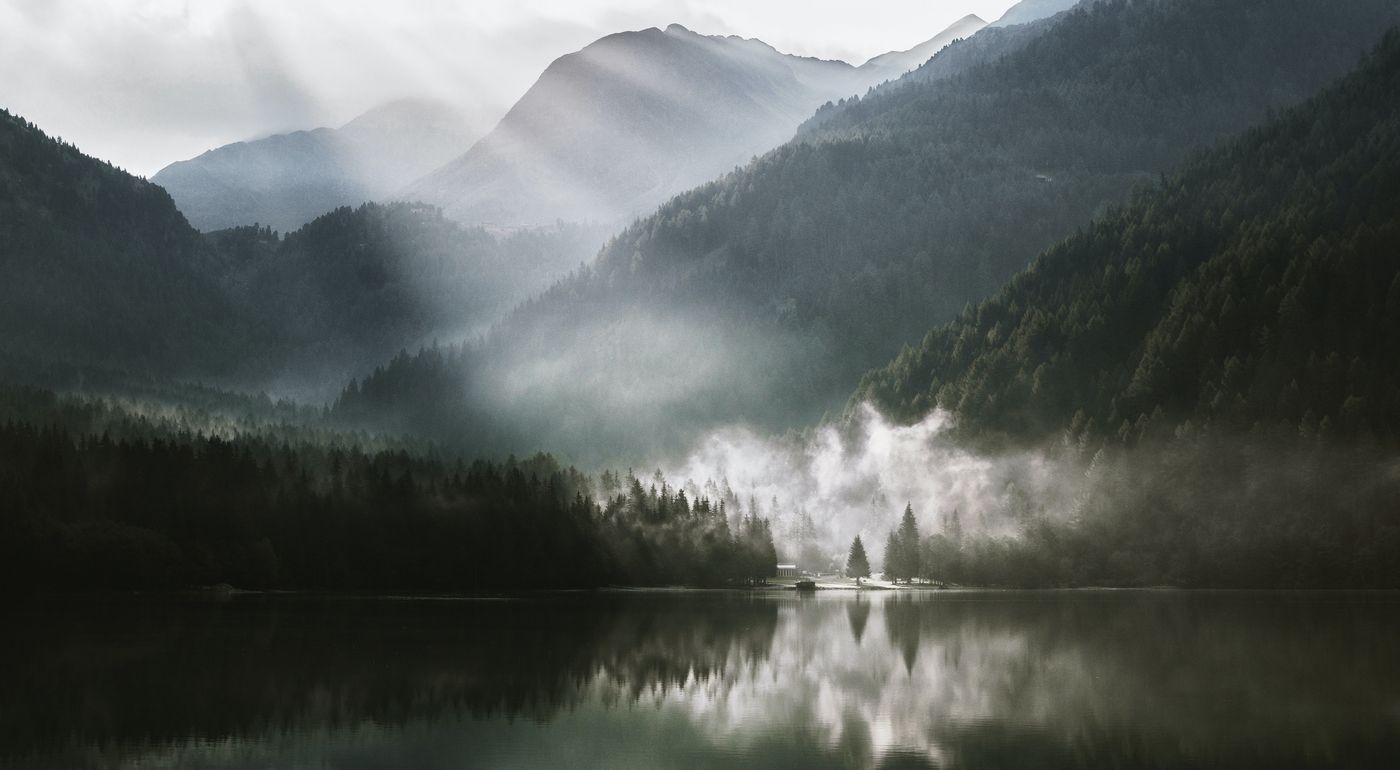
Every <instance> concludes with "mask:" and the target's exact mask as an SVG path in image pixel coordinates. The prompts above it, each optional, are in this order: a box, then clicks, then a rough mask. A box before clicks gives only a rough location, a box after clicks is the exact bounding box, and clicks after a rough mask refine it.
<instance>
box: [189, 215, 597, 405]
mask: <svg viewBox="0 0 1400 770" xmlns="http://www.w3.org/2000/svg"><path fill="white" fill-rule="evenodd" d="M606 235H607V234H606V232H604V231H603V230H601V229H598V228H591V227H586V226H581V225H563V224H561V225H556V226H554V227H547V228H546V227H541V228H532V229H525V230H518V231H513V232H505V233H493V232H488V231H487V230H485V229H483V228H480V227H466V226H463V225H460V224H458V223H457V222H455V221H453V220H450V219H447V218H446V217H444V216H443V214H442V212H441V211H440V210H438V209H436V208H433V207H431V206H425V205H423V204H409V203H391V204H376V203H367V204H363V205H361V206H358V207H356V208H353V209H352V208H350V207H348V206H346V207H342V208H338V209H335V210H333V211H330V212H328V213H326V214H323V215H322V216H320V217H317V218H316V219H315V220H313V221H311V222H309V223H307V224H306V225H305V226H303V227H302V228H300V229H298V230H296V231H295V232H292V233H289V234H287V235H286V237H285V238H281V239H279V238H277V237H276V236H275V235H274V234H273V233H272V232H271V231H270V230H268V229H267V228H258V227H241V228H233V229H229V230H223V231H218V232H214V233H210V234H208V236H207V237H208V238H209V240H210V242H211V243H213V244H215V245H216V247H217V250H218V252H219V253H220V254H224V255H226V258H227V259H228V261H229V262H230V263H231V268H230V269H229V270H228V271H226V273H225V274H224V277H223V281H222V285H223V286H224V288H225V294H226V296H227V297H228V298H229V300H230V302H232V303H233V304H234V306H235V307H237V308H238V309H239V311H240V312H241V313H243V314H244V315H246V316H247V318H248V321H247V324H248V326H249V327H250V329H251V334H252V336H253V338H254V339H256V340H259V341H261V344H262V346H263V349H264V352H263V353H262V355H261V358H262V360H261V361H257V362H249V363H248V365H247V366H245V367H244V370H245V371H246V372H247V374H248V376H249V377H254V376H255V377H256V380H255V381H256V382H257V383H258V384H259V386H260V387H265V388H270V389H272V390H274V391H275V392H278V393H283V394H287V393H290V394H295V395H298V396H301V397H304V398H308V399H310V400H313V401H319V400H323V399H325V398H327V397H329V396H333V395H334V392H333V391H328V390H327V389H326V386H327V384H328V383H341V382H344V381H345V380H346V379H347V378H349V377H351V376H354V375H357V374H359V373H360V372H361V371H362V370H367V369H368V368H370V365H372V364H374V363H377V362H380V361H383V360H384V359H386V358H388V357H389V356H392V355H394V354H395V353H396V352H398V351H400V350H402V349H404V348H410V349H411V348H417V347H419V346H422V345H427V344H429V343H431V342H432V340H434V339H436V338H442V339H461V338H464V337H473V336H476V335H479V334H481V333H484V332H485V331H486V330H487V329H489V328H490V326H491V324H492V323H494V322H495V321H497V320H498V319H499V318H500V317H501V316H502V315H504V314H505V313H506V312H507V311H509V310H510V309H511V308H512V307H513V306H514V305H515V304H517V303H519V302H521V301H522V300H525V299H527V298H528V297H529V296H530V295H531V294H533V293H535V292H538V291H541V290H543V289H544V288H546V287H548V286H549V285H550V284H551V283H553V282H554V281H556V280H558V278H559V277H560V276H561V275H563V274H565V273H566V272H567V271H568V270H570V269H572V268H573V267H575V266H577V265H578V264H580V263H581V262H583V261H584V260H586V259H588V258H589V257H590V256H592V255H593V254H594V253H596V251H597V248H598V244H599V243H601V242H602V241H603V240H604V238H606Z"/></svg>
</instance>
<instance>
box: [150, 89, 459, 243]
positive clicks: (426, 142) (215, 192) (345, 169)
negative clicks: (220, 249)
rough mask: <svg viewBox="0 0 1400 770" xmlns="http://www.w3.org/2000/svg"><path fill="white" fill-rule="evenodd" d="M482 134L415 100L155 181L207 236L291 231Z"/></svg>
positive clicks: (176, 167)
mask: <svg viewBox="0 0 1400 770" xmlns="http://www.w3.org/2000/svg"><path fill="white" fill-rule="evenodd" d="M479 135H480V134H479V133H478V131H477V130H476V129H475V127H474V126H473V125H472V121H471V120H470V119H469V118H467V117H466V116H464V115H463V114H462V113H460V112H458V111H456V110H454V109H453V108H451V107H448V106H447V105H445V104H441V103H438V102H433V101H427V100H418V99H406V100H401V101H396V102H391V103H389V104H386V105H382V106H380V107H376V108H375V109H372V110H370V111H369V112H366V113H364V114H363V115H360V116H359V117H357V118H355V119H354V120H352V121H350V122H349V123H346V124H345V125H343V126H341V127H340V128H338V129H331V128H318V129H315V130H311V131H296V132H293V133H289V134H277V135H274V136H270V137H267V138H265V139H259V140H255V141H250V142H237V143H235V144H230V145H225V146H223V147H219V148H217V149H213V150H210V151H208V152H206V153H204V154H202V155H200V156H198V157H196V158H192V159H190V160H185V161H179V162H177V163H172V164H170V165H169V166H166V167H165V168H163V169H161V170H160V171H159V172H158V173H157V174H156V175H155V176H154V177H152V181H154V182H156V183H157V184H159V185H161V186H163V187H165V188H166V189H167V190H168V191H169V192H170V195H171V197H173V198H174V199H175V202H176V205H178V206H179V207H180V210H181V211H182V212H183V213H184V214H185V216H186V217H187V218H188V219H189V220H190V222H191V223H192V224H194V225H195V226H196V227H198V228H199V229H201V230H205V231H209V230H220V229H224V228H228V227H234V226H238V225H251V224H254V223H258V224H262V225H267V226H270V227H272V228H273V229H275V230H280V231H283V232H286V231H290V230H295V229H296V228H298V227H300V226H301V225H302V224H305V223H306V222H309V221H311V220H312V219H314V218H316V217H317V216H320V215H321V214H324V213H326V212H327V211H330V210H331V209H334V208H337V207H340V206H354V205H359V204H360V203H364V202H365V201H370V200H378V199H382V198H385V197H387V196H388V195H389V194H390V193H391V192H392V191H394V190H397V189H398V188H400V187H402V186H403V185H405V184H407V183H408V182H410V181H412V180H413V179H416V178H418V177H419V176H421V175H423V174H425V173H427V172H429V171H431V170H432V169H434V168H436V167H438V166H439V165H441V164H443V163H445V162H447V161H448V160H449V159H451V158H453V157H455V156H456V155H458V154H459V153H461V152H462V151H463V150H464V149H466V148H467V147H469V146H470V144H471V142H472V141H473V140H474V139H476V138H477V137H478V136H479Z"/></svg>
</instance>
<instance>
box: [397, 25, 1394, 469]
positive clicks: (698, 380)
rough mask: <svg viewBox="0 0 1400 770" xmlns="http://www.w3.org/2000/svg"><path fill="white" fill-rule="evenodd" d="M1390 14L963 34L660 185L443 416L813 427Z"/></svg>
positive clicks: (480, 355) (498, 350) (1286, 95)
mask: <svg viewBox="0 0 1400 770" xmlns="http://www.w3.org/2000/svg"><path fill="white" fill-rule="evenodd" d="M1397 21H1400V7H1398V6H1396V5H1395V4H1394V3H1393V2H1388V1H1387V0H1359V1H1358V2H1352V3H1347V4H1345V5H1344V6H1338V5H1336V4H1335V3H1330V2H1324V1H1323V0H1287V1H1286V2H1283V3H1280V2H1279V1H1278V0H1239V1H1238V2H1232V3H1226V4H1221V3H1216V2H1213V1H1212V0H1151V1H1148V2H1134V3H1126V2H1103V3H1095V4H1092V5H1090V6H1086V7H1080V8H1076V9H1074V10H1072V11H1070V12H1069V13H1065V14H1060V15H1058V16H1055V17H1052V18H1050V19H1045V20H1042V21H1039V22H1033V23H1031V24H1028V25H1017V26H1014V27H1008V28H1003V29H996V30H988V31H986V32H983V33H979V34H977V35H975V36H973V37H972V38H971V39H968V40H964V41H962V42H960V43H955V44H953V45H951V46H949V47H948V48H947V49H945V50H944V51H943V52H941V53H940V54H939V55H938V56H936V57H935V58H934V59H933V60H932V61H931V62H929V63H928V64H926V65H925V66H924V67H922V68H921V69H920V70H918V71H916V72H914V73H911V75H909V76H906V77H905V78H903V79H901V80H900V81H897V82H895V83H892V84H889V85H888V86H886V87H884V88H881V89H877V91H876V92H875V93H873V94H872V95H870V96H869V97H867V98H863V99H855V100H846V102H845V103H843V104H837V105H833V106H832V107H831V108H829V109H827V110H824V111H823V112H822V113H821V115H819V116H818V119H814V120H813V121H812V122H811V123H810V124H809V125H808V126H806V127H804V129H803V130H802V131H801V133H800V134H799V136H798V137H797V139H796V140H795V141H792V142H790V143H788V144H786V145H784V146H782V147H780V148H778V149H776V150H774V151H772V152H769V153H767V154H765V155H764V156H763V157H761V158H759V159H757V160H756V161H754V162H753V163H750V164H749V165H747V166H745V167H744V168H743V169H741V170H738V171H736V172H734V173H731V174H729V175H727V176H725V177H724V178H722V179H719V180H717V181H714V182H711V183H709V184H706V185H703V186H701V187H699V188H696V189H694V190H691V191H689V192H687V193H684V194H682V195H679V196H677V197H675V198H674V199H672V200H670V201H669V202H667V203H666V204H665V205H663V206H662V207H661V208H660V209H659V210H658V211H657V212H656V213H654V214H652V215H650V216H648V217H646V218H644V219H641V220H639V221H638V222H636V223H635V224H634V225H632V226H631V227H629V228H627V229H626V230H625V231H623V232H622V233H620V234H619V235H618V236H617V237H616V238H615V239H613V241H612V242H611V243H609V244H608V246H607V247H606V248H604V250H603V251H602V253H601V254H600V255H599V257H598V258H597V260H596V261H595V262H593V263H592V264H590V265H589V266H588V267H587V268H586V269H583V270H580V271H578V272H577V273H576V274H575V275H573V276H572V277H571V278H569V279H568V280H566V281H563V282H561V283H560V284H559V285H558V286H556V287H555V288H554V289H552V290H551V291H549V292H547V293H546V294H544V295H543V296H542V297H540V298H539V299H538V300H535V301H533V302H531V303H529V304H527V305H525V306H522V307H521V308H519V309H518V310H517V311H515V312H514V313H512V314H511V315H510V316H509V317H507V318H506V319H505V320H504V321H503V322H502V323H501V324H500V326H499V327H498V328H497V329H496V331H495V333H493V335H491V338H490V339H489V340H488V341H487V343H486V344H485V345H483V346H480V347H479V348H477V349H474V350H472V351H470V352H469V353H468V354H466V355H465V356H464V358H463V359H462V361H463V363H461V365H460V366H459V368H458V369H456V370H455V371H444V372H442V373H440V374H439V375H434V377H435V378H436V379H438V380H439V381H443V382H446V381H450V380H452V379H453V378H456V379H457V382H458V385H457V388H456V391H457V392H458V393H459V394H460V393H461V392H462V391H464V390H465V391H466V392H467V396H466V399H467V401H466V403H465V404H462V405H458V406H454V407H451V409H454V410H465V411H463V412H461V413H462V414H464V415H467V416H466V417H464V418H463V419H466V420H467V421H468V422H469V423H470V424H472V425H474V426H478V427H479V426H483V425H485V424H487V423H491V422H508V423H509V425H510V426H511V427H512V428H513V429H514V430H515V431H517V434H516V437H515V439H514V441H515V442H516V443H517V444H522V445H523V447H524V448H530V447H537V446H541V445H544V446H550V447H554V448H556V449H558V450H559V451H566V450H567V451H580V452H585V453H588V452H600V453H606V452H608V451H613V450H614V449H618V448H621V447H627V446H629V444H628V442H629V441H630V440H631V439H630V437H633V436H641V435H645V436H647V437H648V438H650V439H652V440H654V441H656V442H664V441H666V440H668V438H669V440H670V441H672V442H673V444H672V446H673V447H674V446H679V445H681V444H683V443H684V442H685V441H687V440H689V438H691V437H693V435H694V433H695V432H696V431H702V430H707V429H710V428H713V427H716V426H720V425H726V424H731V423H736V422H737V423H749V424H753V425H755V426H758V427H761V428H768V429H776V430H783V429H787V428H791V427H794V426H800V425H804V424H810V423H811V422H812V421H815V420H817V419H819V418H820V417H821V416H822V415H823V414H824V413H825V412H827V411H828V410H838V409H840V408H841V407H842V405H843V404H844V403H845V400H846V398H847V396H848V395H849V392H850V388H851V387H852V385H853V384H854V383H856V382H858V381H859V379H860V377H861V376H862V374H863V373H864V372H866V371H868V370H869V369H871V368H874V367H878V366H880V365H882V364H883V363H885V362H887V361H889V360H890V358H892V357H893V356H894V355H895V354H896V353H897V352H898V351H899V350H900V348H901V347H902V346H903V345H905V344H909V343H916V342H917V341H918V340H919V339H920V338H922V336H923V335H924V334H925V332H926V331H927V330H928V329H929V328H932V327H933V326H935V325H937V324H939V323H942V322H944V321H947V320H949V319H951V318H953V317H955V316H956V315H957V313H958V312H959V311H960V310H961V309H962V308H963V307H964V306H965V305H966V304H967V303H969V302H975V301H978V300H980V299H983V298H985V297H987V296H989V295H991V294H993V293H994V292H995V291H997V290H998V289H999V288H1000V287H1001V286H1002V285H1003V284H1004V282H1005V281H1006V280H1007V279H1008V278H1009V277H1010V276H1012V275H1013V274H1015V273H1016V272H1017V271H1018V270H1020V269H1022V268H1024V267H1025V266H1026V265H1027V264H1029V262H1030V261H1031V260H1032V259H1033V258H1034V257H1035V255H1036V254H1037V253H1039V252H1040V251H1041V250H1043V249H1044V248H1046V247H1047V246H1049V245H1051V244H1053V243H1055V242H1056V241H1058V240H1060V239H1061V238H1064V237H1065V236H1067V235H1070V234H1072V233H1073V232H1074V231H1075V229H1076V228H1077V227H1082V226H1083V224H1084V223H1086V222H1088V221H1090V220H1091V219H1092V218H1093V216H1094V215H1095V214H1097V213H1101V212H1102V211H1103V210H1104V208H1105V207H1106V206H1108V205H1110V204H1112V203H1113V202H1115V201H1118V200H1121V199H1122V198H1123V197H1124V196H1126V195H1127V194H1128V192H1129V191H1131V190H1132V189H1133V188H1134V187H1135V186H1137V185H1139V184H1142V183H1144V182H1147V181H1150V180H1152V179H1155V178H1157V176H1158V175H1159V174H1160V173H1162V172H1163V171H1166V170H1168V169H1170V168H1172V167H1173V166H1175V165H1176V164H1178V163H1180V162H1181V161H1182V160H1183V159H1184V158H1185V157H1187V156H1188V155H1189V154H1190V153H1191V152H1192V151H1194V150H1196V149H1198V148H1201V147H1205V146H1209V145H1211V144H1213V143H1215V142H1218V141H1220V140H1222V139H1224V138H1226V137H1228V136H1231V135H1233V134H1236V133H1238V132H1239V131H1242V130H1244V129H1245V128H1247V127H1249V126H1251V125H1255V124H1257V123H1259V122H1260V121H1262V120H1263V119H1265V118H1266V117H1267V115H1268V114H1270V112H1271V111H1273V110H1277V109H1279V108H1282V107H1287V106H1290V105H1293V104H1296V103H1298V102H1300V101H1302V100H1303V99H1305V98H1307V97H1309V96H1311V95H1312V94H1314V93H1316V92H1317V91H1318V90H1319V89H1321V88H1322V87H1324V86H1325V85H1327V84H1328V83H1329V82H1330V81H1331V80H1332V79H1333V78H1335V77H1337V76H1338V75H1340V74H1342V73H1344V72H1346V71H1348V70H1349V69H1350V68H1351V67H1352V66H1353V65H1354V64H1355V62H1356V61H1357V58H1358V57H1359V56H1360V55H1361V53H1362V52H1363V51H1364V50H1365V49H1366V48H1367V47H1369V46H1370V45H1372V44H1373V43H1374V41H1375V39H1376V38H1377V37H1378V36H1379V34H1380V33H1379V32H1378V30H1381V29H1384V28H1386V27H1387V26H1389V25H1391V24H1394V23H1396V22H1397ZM988 32H991V33H999V34H996V35H993V36H991V37H990V38H989V39H990V40H993V41H998V42H997V44H998V45H1004V46H1005V49H1004V52H1003V53H1001V54H1000V55H998V52H997V50H996V49H995V48H994V47H993V48H989V47H988V46H987V44H985V43H982V42H980V41H981V39H982V38H983V36H984V35H986V34H987V33H988ZM965 51H974V52H975V55H974V56H969V57H965V56H964V52H965ZM1280 51H1308V53H1309V55H1308V56H1306V57H1303V56H1286V57H1281V56H1280V55H1279V52H1280ZM940 60H948V61H961V62H963V65H965V66H962V65H960V66H959V67H952V68H946V69H945V68H942V67H941V65H940V64H939V62H940ZM940 73H941V74H940ZM544 361H548V364H547V365H546V364H544V363H542V362H544ZM403 365H404V366H407V363H404V364H403ZM392 368H393V367H390V369H392ZM386 377H388V380H386V381H389V380H393V379H394V378H395V377H398V374H393V376H389V375H386ZM398 381H399V382H400V384H401V386H402V392H401V393H400V394H399V396H398V397H397V398H395V397H393V396H389V395H385V393H386V392H387V391H390V390H392V388H386V389H383V390H379V391H376V392H378V393H380V397H379V398H380V401H381V402H382V403H393V404H396V406H394V407H393V408H392V410H391V411H393V412H394V413H395V414H399V415H402V414H405V413H412V412H414V411H415V410H416V411H417V413H418V414H417V416H416V417H414V418H413V419H412V420H411V421H410V422H409V423H407V425H410V426H415V427H422V428H424V429H426V430H429V431H443V432H446V431H449V430H451V429H450V428H448V427H447V426H448V425H449V423H450V421H446V420H443V419H441V418H440V415H435V414H434V411H433V410H434V409H437V408H439V407H442V408H444V409H447V408H448V407H446V406H443V405H441V404H440V403H430V404H423V403H415V402H416V401H417V399H415V398H414V397H413V396H412V395H411V394H412V391H413V387H414V386H412V385H410V384H408V383H407V379H405V378H400V379H399V380H398ZM433 392H435V393H439V392H451V389H450V388H449V389H446V390H442V389H438V390H433ZM565 404H567V409H566V408H565V406H564V405H565ZM657 424H663V425H666V426H668V430H669V437H668V436H667V435H666V432H665V431H659V430H656V429H655V427H654V426H655V425H657ZM643 426H646V430H643V429H642V428H643ZM482 430H483V431H484V430H485V429H484V428H483V429H482ZM459 434H460V432H459ZM650 448H652V447H645V448H642V449H639V450H637V451H647V450H648V449H650ZM656 448H658V449H659V448H660V447H656Z"/></svg>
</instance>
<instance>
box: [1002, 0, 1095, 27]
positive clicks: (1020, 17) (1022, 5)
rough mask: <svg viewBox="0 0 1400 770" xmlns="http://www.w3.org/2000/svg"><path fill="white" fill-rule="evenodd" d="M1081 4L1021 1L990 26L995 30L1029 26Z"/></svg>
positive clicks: (1073, 0) (1058, 0)
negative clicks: (1018, 25) (1019, 25)
mask: <svg viewBox="0 0 1400 770" xmlns="http://www.w3.org/2000/svg"><path fill="white" fill-rule="evenodd" d="M1079 2H1080V0H1021V2H1019V3H1017V4H1015V5H1013V6H1011V7H1010V8H1008V9H1007V10H1006V13H1003V14H1002V15H1001V18H999V19H997V20H996V21H994V22H992V23H991V24H990V25H989V26H991V27H994V28H995V27H1010V26H1014V25H1017V24H1029V23H1030V22H1033V21H1040V20H1041V19H1045V18H1049V17H1051V16H1054V15H1055V14H1057V13H1060V12H1062V11H1068V10H1069V9H1071V8H1073V7H1074V6H1076V5H1078V4H1079Z"/></svg>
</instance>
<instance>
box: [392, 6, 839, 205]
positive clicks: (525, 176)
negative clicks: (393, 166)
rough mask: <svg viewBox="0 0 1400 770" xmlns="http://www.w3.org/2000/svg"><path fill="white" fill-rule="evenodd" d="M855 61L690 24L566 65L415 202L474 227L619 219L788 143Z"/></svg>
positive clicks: (545, 77)
mask: <svg viewBox="0 0 1400 770" xmlns="http://www.w3.org/2000/svg"><path fill="white" fill-rule="evenodd" d="M854 82H855V80H854V69H853V68H852V67H851V66H850V65H848V64H845V63H844V62H829V61H821V60H817V59H804V58H800V57H796V56H787V55H785V54H781V53H779V52H778V51H776V50H774V49H772V48H771V47H769V46H767V45H765V44H763V43H761V42H759V41H756V40H743V39H739V38H733V37H730V38H725V37H707V36H703V35H698V34H696V33H694V32H691V31H690V30H687V29H685V28H684V27H681V26H679V25H672V26H670V27H667V28H666V30H665V31H662V30H658V29H655V28H652V29H647V30H643V31H640V32H623V33H618V34H614V35H609V36H608V37H605V38H602V39H601V40H598V41H596V42H594V43H592V44H590V45H588V46H587V47H585V48H584V49H582V50H581V51H578V52H576V53H572V54H568V55H566V56H562V57H560V58H559V59H556V60H555V61H554V62H553V63H552V64H550V66H549V67H548V68H547V69H546V70H545V71H544V73H543V74H542V75H541V76H540V78H539V80H538V81H537V82H536V83H535V84H534V85H533V86H532V87H531V88H530V90H529V91H527V92H526V93H525V95H524V96H523V97H521V99H520V101H519V102H517V103H516V104H515V106H514V107H512V108H511V110H510V112H509V113H507V114H506V116H505V118H503V119H502V120H501V122H500V124H499V125H498V126H496V128H495V129H494V130H493V131H491V133H490V134H488V135H487V136H486V137H485V138H484V139H482V140H481V141H480V142H478V143H477V144H476V145H475V146H473V147H472V148H471V150H470V151H468V152H467V153H466V154H465V155H463V156H462V157H460V158H458V159H456V160H454V161H453V162H451V163H449V164H447V165H446V166H444V167H443V168H441V169H439V170H437V171H435V172H434V173H432V174H431V175H429V176H427V177H426V178H424V179H422V180H420V181H418V182H416V183H414V184H413V185H411V186H409V187H408V188H407V189H406V190H404V191H402V192H401V193H400V197H402V198H404V199H406V200H423V201H427V202H429V203H433V204H436V205H440V206H442V207H443V208H444V210H446V211H447V213H448V215H449V216H452V217H455V218H457V219H459V220H461V221H464V222H472V223H476V222H486V223H496V224H507V225H520V224H540V223H549V222H554V221H557V220H560V219H563V220H566V221H601V222H608V223H615V222H621V221H622V220H625V219H627V218H630V217H633V216H636V215H639V214H642V213H645V212H646V211H648V210H650V209H652V208H655V206H656V205H657V204H658V203H660V202H661V201H663V200H665V199H666V198H667V197H669V196H670V195H673V194H675V193H676V192H678V191H680V190H684V189H686V188H688V187H692V186H694V185H696V184H700V183H701V182H704V181H706V180H708V179H711V178H713V177H715V176H717V175H719V174H721V173H724V172H725V171H728V170H730V169H732V168H734V166H736V165H738V164H740V163H743V162H745V161H747V160H748V159H749V158H751V157H752V156H753V155H755V154H757V153H760V152H763V151H764V150H767V149H769V148H771V147H775V146H777V145H778V144H780V143H782V142H783V141H785V140H786V139H787V138H788V137H789V136H791V134H792V131H793V129H795V128H796V127H797V124H798V123H800V122H801V121H802V119H803V118H805V117H806V115H807V114H809V113H810V112H811V111H812V110H813V109H815V108H816V106H817V105H819V104H821V103H822V102H824V101H826V100H828V99H831V98H833V97H836V96H841V95H844V94H845V93H846V92H847V89H850V90H851V92H854V91H855V90H857V88H856V86H855V85H854Z"/></svg>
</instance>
